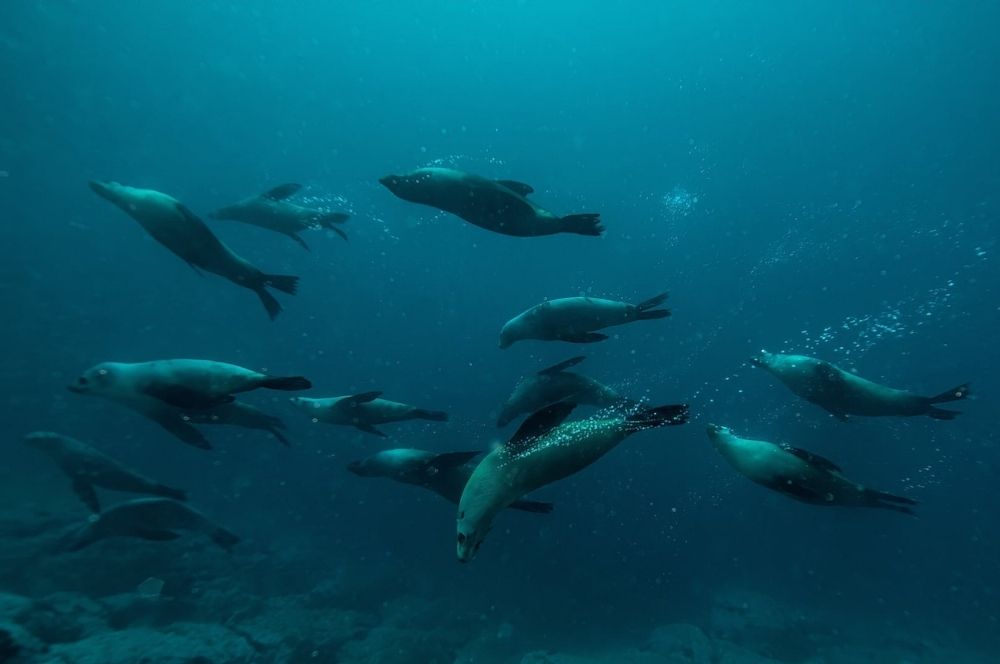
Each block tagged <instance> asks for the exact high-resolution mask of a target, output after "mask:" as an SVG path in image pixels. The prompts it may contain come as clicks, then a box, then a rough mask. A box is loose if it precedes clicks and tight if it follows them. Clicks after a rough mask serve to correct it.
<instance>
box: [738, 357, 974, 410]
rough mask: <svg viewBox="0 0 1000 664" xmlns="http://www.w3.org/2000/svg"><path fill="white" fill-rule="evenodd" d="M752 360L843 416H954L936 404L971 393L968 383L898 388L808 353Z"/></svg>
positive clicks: (960, 398)
mask: <svg viewBox="0 0 1000 664" xmlns="http://www.w3.org/2000/svg"><path fill="white" fill-rule="evenodd" d="M751 363H752V364H754V365H755V366H758V367H761V368H762V369H764V370H766V371H767V372H768V373H770V374H772V375H774V376H775V377H776V378H777V379H778V380H780V381H781V382H782V383H784V385H785V386H786V387H787V388H788V389H790V390H791V391H792V392H793V393H794V394H796V395H797V396H799V397H801V398H803V399H805V400H806V401H809V402H811V403H814V404H816V405H817V406H820V407H821V408H823V409H825V410H826V411H827V412H829V413H830V414H831V415H833V416H834V417H836V418H837V419H840V420H846V419H847V416H848V415H862V416H867V417H879V416H897V417H913V416H917V415H926V416H927V417H932V418H934V419H936V420H953V419H955V418H956V417H957V416H958V415H961V412H959V411H957V410H947V409H945V408H938V407H937V406H936V405H935V404H939V403H947V402H949V401H960V400H962V399H965V398H966V397H967V396H969V390H970V388H969V384H968V383H965V384H962V385H959V386H957V387H953V388H951V389H950V390H948V391H946V392H942V393H941V394H938V395H936V396H932V397H925V396H921V395H919V394H914V393H913V392H908V391H906V390H897V389H894V388H891V387H886V386H885V385H880V384H878V383H875V382H872V381H870V380H867V379H865V378H862V377H861V376H858V375H856V374H853V373H851V372H850V371H845V370H844V369H841V368H840V367H838V366H836V365H835V364H831V363H830V362H826V361H824V360H818V359H816V358H815V357H809V356H808V355H785V354H782V353H768V352H767V351H762V352H761V353H760V355H758V356H756V357H753V358H751Z"/></svg>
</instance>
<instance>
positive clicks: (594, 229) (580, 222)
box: [559, 214, 604, 237]
mask: <svg viewBox="0 0 1000 664" xmlns="http://www.w3.org/2000/svg"><path fill="white" fill-rule="evenodd" d="M559 221H561V222H562V231H563V232H564V233H576V234H577V235H590V236H592V237H598V236H599V235H600V234H601V233H603V232H604V226H601V215H600V214H569V215H566V216H565V217H560V218H559Z"/></svg>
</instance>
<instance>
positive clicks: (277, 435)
mask: <svg viewBox="0 0 1000 664" xmlns="http://www.w3.org/2000/svg"><path fill="white" fill-rule="evenodd" d="M267 430H268V431H269V432H270V434H271V435H272V436H274V437H275V438H277V439H278V442H279V443H281V444H282V445H284V446H285V447H291V446H292V443H291V442H290V441H289V440H288V438H287V437H286V436H285V434H283V433H282V432H281V429H279V428H278V427H275V426H271V427H268V429H267Z"/></svg>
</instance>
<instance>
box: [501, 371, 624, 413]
mask: <svg viewBox="0 0 1000 664" xmlns="http://www.w3.org/2000/svg"><path fill="white" fill-rule="evenodd" d="M584 359H585V358H584V357H583V356H582V355H580V356H578V357H572V358H570V359H568V360H565V361H563V362H560V363H558V364H554V365H552V366H551V367H548V368H546V369H542V370H541V371H539V372H538V373H535V374H532V375H530V376H528V377H526V378H522V379H521V381H520V382H519V383H518V384H517V385H516V386H515V387H514V391H513V392H511V394H510V396H509V397H507V401H506V402H505V403H504V405H503V407H502V408H501V409H500V415H499V417H498V418H497V426H498V427H503V426H507V424H509V423H510V422H511V421H512V420H513V419H514V418H516V417H517V416H518V415H520V414H522V413H533V412H535V411H537V410H540V409H542V408H544V407H545V406H549V405H551V404H554V403H556V402H557V401H572V402H573V403H576V404H588V405H592V406H598V407H599V408H605V407H608V406H614V405H616V404H622V403H626V400H625V399H624V398H623V397H622V396H621V395H620V394H618V393H617V392H615V391H614V390H612V389H611V388H610V387H608V386H606V385H602V384H601V383H599V382H597V381H596V380H594V379H593V378H588V377H587V376H584V375H582V374H578V373H574V372H572V371H566V370H567V369H569V368H570V367H573V366H576V365H577V364H579V363H580V362H583V360H584Z"/></svg>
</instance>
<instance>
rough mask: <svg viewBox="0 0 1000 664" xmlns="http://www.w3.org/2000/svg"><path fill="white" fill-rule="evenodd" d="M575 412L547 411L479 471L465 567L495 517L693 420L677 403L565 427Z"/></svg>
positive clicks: (467, 522)
mask: <svg viewBox="0 0 1000 664" xmlns="http://www.w3.org/2000/svg"><path fill="white" fill-rule="evenodd" d="M575 407H576V404H573V403H567V402H560V403H557V404H553V405H551V406H548V407H546V408H543V409H542V410H540V411H538V412H537V413H535V414H534V415H532V416H531V417H529V418H528V419H527V420H525V421H524V424H522V425H521V427H520V428H519V429H518V430H517V433H515V434H514V436H513V438H511V439H510V440H509V441H508V442H507V443H506V444H504V445H502V446H500V447H498V448H496V449H494V450H493V451H492V452H490V453H489V454H487V455H486V457H485V458H484V459H483V460H482V461H481V462H480V463H479V465H478V466H476V469H475V470H474V471H473V472H472V476H471V477H469V482H468V484H466V486H465V489H464V490H463V491H462V498H461V499H460V500H459V503H458V524H457V530H458V538H457V554H458V560H459V561H460V562H468V561H469V560H471V559H472V558H473V557H474V556H475V555H476V552H477V551H478V550H479V546H480V545H481V544H482V541H483V538H485V537H486V534H487V533H488V532H489V530H490V527H491V524H492V523H493V518H494V517H495V516H496V515H497V514H498V513H499V512H500V511H501V510H503V509H504V508H505V507H507V506H508V505H510V504H511V503H512V502H514V501H515V500H517V499H519V498H520V497H521V496H523V495H524V494H526V493H528V492H530V491H534V490H536V489H538V488H541V487H543V486H545V485H546V484H551V483H552V482H555V481H558V480H561V479H563V478H565V477H569V476H570V475H572V474H574V473H577V472H579V471H581V470H583V469H584V468H586V467H587V466H589V465H590V464H592V463H594V462H595V461H597V460H598V459H600V458H601V457H603V456H604V455H605V454H607V453H608V452H610V451H611V450H613V449H614V448H615V447H617V446H618V444H619V443H621V442H622V441H623V440H625V439H626V438H628V437H629V436H631V435H632V434H634V433H637V432H639V431H643V430H645V429H652V428H655V427H661V426H666V425H675V424H684V423H685V422H687V418H688V407H687V406H686V405H683V404H677V405H668V406H660V407H657V408H645V409H641V410H638V411H637V412H635V413H633V414H631V415H628V416H626V417H615V418H601V419H597V418H595V419H588V420H580V421H577V422H568V423H565V424H563V421H564V420H565V419H566V417H568V416H569V414H570V413H571V412H572V411H573V409H574V408H575Z"/></svg>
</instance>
